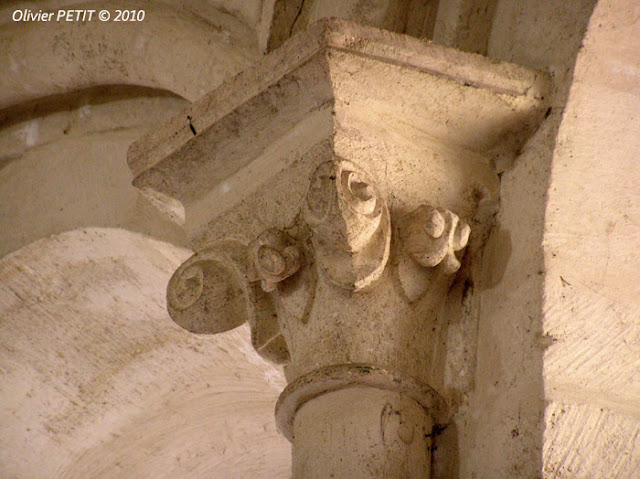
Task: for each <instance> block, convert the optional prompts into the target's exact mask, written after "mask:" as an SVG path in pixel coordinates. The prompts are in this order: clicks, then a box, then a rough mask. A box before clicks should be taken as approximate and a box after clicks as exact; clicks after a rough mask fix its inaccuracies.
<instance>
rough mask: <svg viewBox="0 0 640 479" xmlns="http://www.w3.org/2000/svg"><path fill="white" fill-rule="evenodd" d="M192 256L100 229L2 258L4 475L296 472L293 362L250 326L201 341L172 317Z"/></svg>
mask: <svg viewBox="0 0 640 479" xmlns="http://www.w3.org/2000/svg"><path fill="white" fill-rule="evenodd" d="M188 255H189V252H188V251H186V250H183V249H178V248H176V247H174V246H171V245H169V244H166V243H161V242H158V241H154V240H151V239H149V238H146V237H144V236H141V235H138V234H134V233H128V232H126V231H122V230H110V229H89V230H78V231H72V232H68V233H65V234H62V235H59V236H54V237H51V238H47V239H43V240H40V241H37V242H35V243H33V244H31V245H29V246H27V247H25V248H22V249H21V250H19V251H17V252H15V253H13V254H11V255H8V256H6V257H5V258H3V259H2V260H0V275H1V277H2V278H3V283H2V287H0V473H1V474H0V475H2V477H6V478H28V477H54V476H55V477H61V478H62V477H64V478H72V477H75V478H88V477H92V478H98V477H103V478H106V477H114V478H115V477H159V478H161V477H166V478H174V477H183V478H187V477H193V478H200V477H217V478H232V477H233V478H242V477H246V478H255V477H274V478H275V477H287V475H288V473H289V470H290V448H289V444H288V442H287V441H286V440H285V439H284V438H282V437H281V436H280V435H279V434H278V433H277V432H276V430H275V420H274V418H273V405H274V404H275V401H276V399H277V397H278V394H279V391H280V390H281V389H282V388H283V387H284V385H285V382H284V377H283V374H282V372H281V371H280V370H278V369H277V368H275V367H274V366H272V365H270V364H268V363H266V362H264V361H263V360H262V359H261V358H260V357H259V356H258V355H257V354H256V353H255V351H253V349H252V348H251V342H250V339H249V338H248V328H246V327H243V328H240V329H239V330H236V331H232V332H230V333H227V334H225V335H221V336H217V337H197V336H195V335H192V334H189V333H187V332H186V331H184V330H182V329H181V328H179V327H178V326H177V325H175V324H174V323H173V322H172V321H171V320H170V319H169V316H168V314H167V313H166V305H165V298H164V291H165V287H166V283H167V281H168V279H169V275H170V274H171V273H172V272H173V271H174V270H175V268H176V267H177V266H178V265H179V263H180V262H181V261H183V260H184V259H186V258H187V257H188Z"/></svg>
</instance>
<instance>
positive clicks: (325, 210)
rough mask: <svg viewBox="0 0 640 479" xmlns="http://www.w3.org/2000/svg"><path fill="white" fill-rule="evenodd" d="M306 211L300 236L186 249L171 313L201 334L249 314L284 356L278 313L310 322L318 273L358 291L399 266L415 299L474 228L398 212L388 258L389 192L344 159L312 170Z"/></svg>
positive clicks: (269, 353) (257, 340) (454, 265)
mask: <svg viewBox="0 0 640 479" xmlns="http://www.w3.org/2000/svg"><path fill="white" fill-rule="evenodd" d="M301 217H302V219H303V221H304V224H303V225H302V227H301V228H297V229H296V230H297V231H298V232H299V233H298V236H299V237H298V238H296V237H293V236H291V235H289V234H288V233H285V232H283V231H280V230H277V229H268V230H266V231H264V232H263V233H262V234H260V235H259V236H258V237H257V238H256V239H255V240H254V241H253V242H251V244H249V245H244V244H241V243H238V242H232V241H226V242H220V243H217V244H215V245H213V246H211V247H209V248H207V249H204V250H202V251H200V252H198V253H196V254H195V255H193V256H192V257H191V258H189V260H187V261H186V262H185V263H184V264H182V266H180V268H179V269H178V270H177V271H176V272H175V273H174V275H173V276H172V278H171V280H170V281H169V285H168V288H167V303H168V309H169V314H170V315H171V317H172V319H173V320H174V321H175V322H176V323H177V324H179V325H180V326H182V327H183V328H185V329H187V330H189V331H192V332H195V333H200V334H206V333H219V332H223V331H227V330H229V329H232V328H234V327H237V326H239V325H240V324H242V323H244V322H245V321H247V322H249V325H250V326H251V331H252V341H253V345H254V347H255V348H256V350H257V351H258V352H259V353H260V354H261V355H263V356H264V357H265V358H266V359H269V360H271V361H274V362H278V363H284V362H287V361H288V360H289V353H288V350H287V345H286V342H285V340H284V337H283V336H282V334H281V323H279V322H278V321H279V320H280V321H281V322H282V321H283V320H285V319H286V320H289V319H293V320H300V321H302V322H303V323H304V322H306V321H307V320H308V318H309V312H310V310H311V308H312V307H313V300H314V296H315V290H316V287H317V285H318V282H319V281H322V282H323V284H326V285H329V286H328V287H334V288H339V289H342V290H346V291H352V292H358V291H361V290H365V289H368V288H370V287H372V286H373V285H374V284H375V283H376V282H377V281H379V280H381V278H382V276H383V274H384V272H385V270H386V269H389V268H394V269H395V270H396V273H395V274H396V275H398V276H399V277H400V283H401V284H402V286H403V290H404V294H405V298H406V300H407V301H409V302H412V301H414V300H416V299H417V298H419V297H420V295H421V294H423V293H424V290H425V289H426V288H428V282H429V281H430V280H431V279H432V278H433V272H431V273H430V272H429V270H434V271H437V272H438V275H439V277H442V276H446V277H451V275H452V274H453V273H455V272H456V271H457V270H458V268H459V267H460V261H459V259H458V258H457V257H456V252H458V251H461V250H462V249H463V248H464V247H465V246H466V244H467V241H468V238H469V233H470V229H469V226H468V225H467V224H466V223H464V222H463V221H462V220H460V219H459V218H458V217H457V216H456V215H455V214H453V213H452V212H450V211H448V210H445V209H443V208H434V207H432V206H428V205H423V206H420V207H419V208H417V209H416V210H414V211H413V212H412V213H410V214H408V215H406V216H405V217H404V218H400V219H399V221H398V225H397V226H396V233H395V234H396V236H397V239H396V242H397V243H399V244H398V245H397V247H396V248H395V250H394V251H395V253H394V254H396V255H397V256H398V258H399V259H398V260H397V261H396V262H394V263H393V265H391V264H388V263H389V259H390V255H391V236H392V233H391V231H392V230H391V219H390V214H389V209H388V207H387V204H386V201H385V199H384V197H383V195H382V194H381V192H380V190H379V189H378V187H377V186H376V185H375V183H374V182H373V180H372V179H371V178H370V177H369V176H368V175H367V174H366V173H365V172H364V171H363V170H362V169H361V168H359V167H358V166H356V165H355V164H353V163H351V162H349V161H346V160H342V159H336V160H334V161H327V162H325V163H322V164H321V165H320V166H318V167H317V168H316V170H315V171H314V172H313V174H312V175H311V181H310V187H309V191H308V193H307V197H306V201H305V203H304V205H303V207H302V215H301ZM407 271H410V275H409V276H410V277H411V278H410V279H407V278H408V276H407V273H406V272H407ZM409 282H413V283H415V284H418V287H416V286H415V285H413V286H412V285H410V284H408V283H409Z"/></svg>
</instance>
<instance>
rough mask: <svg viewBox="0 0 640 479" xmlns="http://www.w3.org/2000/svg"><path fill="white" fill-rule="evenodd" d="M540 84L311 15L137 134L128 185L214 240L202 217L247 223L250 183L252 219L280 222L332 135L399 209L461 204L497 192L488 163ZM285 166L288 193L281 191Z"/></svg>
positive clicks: (535, 117)
mask: <svg viewBox="0 0 640 479" xmlns="http://www.w3.org/2000/svg"><path fill="white" fill-rule="evenodd" d="M547 86H548V85H547V83H546V77H545V76H544V75H542V74H539V73H536V72H532V71H530V70H526V69H523V68H520V67H517V66H515V65H510V64H497V63H495V62H491V61H490V60H488V59H485V58H482V57H479V56H474V55H468V54H463V53H460V52H457V51H454V50H450V49H446V48H442V47H439V46H436V45H432V44H428V43H425V42H421V41H419V40H416V39H412V38H410V37H405V36H398V35H393V34H390V33H388V32H382V31H378V30H375V29H371V28H367V27H361V26H356V25H353V24H348V23H344V22H340V21H337V20H334V21H330V22H320V23H318V24H316V25H315V26H313V27H311V28H310V30H309V31H308V32H307V33H305V34H301V35H299V36H296V37H295V38H292V39H291V40H290V41H289V42H287V43H286V44H285V45H283V47H282V48H280V49H279V50H278V51H276V52H273V53H272V54H270V55H268V56H267V57H265V59H264V60H263V61H262V62H260V63H259V64H257V65H256V66H255V67H252V68H250V69H248V70H246V71H244V72H243V73H242V74H241V75H238V76H237V77H235V78H233V79H232V80H230V81H229V82H227V83H225V84H224V85H223V86H222V87H221V88H220V89H219V90H217V91H215V92H212V93H211V94H209V95H207V96H206V97H205V98H203V99H202V100H200V101H198V102H197V103H195V104H194V105H193V106H192V107H190V108H188V109H187V110H185V112H184V113H183V114H182V115H178V116H176V117H175V118H173V119H172V120H171V121H170V122H168V123H167V124H165V125H164V126H163V127H161V128H159V129H157V130H156V131H155V132H153V133H151V134H150V135H148V136H147V137H145V138H142V139H140V140H139V141H138V142H136V143H135V144H134V145H133V146H132V148H131V150H130V152H129V164H130V166H131V168H132V171H133V172H134V175H135V176H136V178H135V180H134V184H135V185H136V186H138V187H140V188H143V187H144V188H151V189H154V190H157V191H159V192H161V193H163V194H166V195H168V196H171V197H174V198H176V199H178V200H180V201H181V202H182V203H183V205H184V207H185V212H186V217H187V221H186V224H185V227H186V229H187V231H188V232H189V236H190V238H192V241H193V244H194V245H195V246H200V247H201V246H204V245H205V244H207V243H211V242H212V241H213V240H215V239H216V235H215V232H212V231H215V230H216V228H211V226H212V225H210V224H209V222H210V221H222V222H225V223H226V221H225V219H224V218H221V216H223V215H224V214H225V213H227V212H228V211H229V210H232V209H234V210H235V214H236V215H238V214H240V215H242V216H243V219H242V221H232V222H231V223H230V224H228V225H227V224H225V225H224V226H223V227H221V228H217V229H218V230H221V231H225V232H226V234H229V231H230V230H229V228H233V227H234V225H236V227H237V228H236V229H237V230H238V231H237V233H234V234H237V235H240V236H242V235H247V232H248V231H251V229H253V228H252V224H251V220H250V219H249V218H244V217H245V216H249V215H248V214H244V213H241V212H242V211H243V210H244V208H245V205H247V203H248V202H250V201H251V195H248V193H253V195H255V197H256V198H259V199H260V203H263V204H278V205H279V208H278V210H277V214H274V213H273V212H271V211H266V210H264V207H261V206H259V205H251V207H250V208H249V211H257V210H258V211H261V216H262V222H266V223H271V224H273V225H274V226H276V227H279V228H283V227H284V226H286V225H287V224H290V223H291V222H292V221H293V218H294V216H295V215H296V214H297V212H298V211H299V205H300V204H301V200H302V198H303V197H304V195H305V194H306V189H307V188H306V186H305V185H306V184H307V182H308V181H309V180H308V178H309V174H310V172H311V171H312V170H313V169H315V167H316V166H317V164H319V163H316V162H317V161H318V160H317V159H316V158H318V156H320V157H322V156H325V158H323V160H325V161H326V159H327V158H326V153H323V152H322V151H321V150H322V149H323V148H325V147H328V146H329V145H331V150H332V152H333V154H335V155H337V156H340V157H343V158H345V159H349V160H350V161H353V162H355V163H356V164H359V165H360V166H362V167H365V169H366V170H367V172H368V173H369V174H370V175H371V176H372V177H373V178H374V179H376V180H377V181H378V184H379V185H380V188H381V189H382V190H383V191H391V190H393V192H394V193H393V200H392V201H391V202H390V203H391V204H390V205H389V207H390V209H391V210H393V209H394V208H396V209H398V210H406V211H407V212H408V211H410V210H411V209H414V208H415V207H417V206H418V205H419V202H420V201H424V199H425V198H424V197H423V193H424V192H427V194H428V198H427V200H429V201H428V202H429V203H431V204H440V205H445V206H447V207H449V208H450V209H454V210H456V211H457V212H459V213H460V214H463V215H465V214H466V215H471V214H472V212H471V209H470V207H469V201H466V203H465V200H464V199H463V198H468V197H469V196H474V189H475V191H481V193H475V194H476V195H478V194H480V195H485V196H490V197H493V198H494V199H495V190H496V177H495V176H492V175H494V173H493V169H492V166H491V164H490V163H492V162H496V161H499V160H500V158H511V157H513V154H514V152H515V151H516V149H517V148H518V147H519V145H521V144H522V142H523V141H524V140H525V139H526V135H527V134H528V133H530V132H531V131H532V130H533V129H535V127H536V125H537V122H538V121H539V120H540V119H541V115H542V114H543V113H544V109H545V104H544V100H543V97H544V95H545V92H546V89H547ZM454 98H455V99H457V100H456V101H453V99H454ZM192 127H193V130H195V132H196V135H194V133H193V131H192ZM249 140H250V141H249ZM323 145H324V146H323ZM382 158H384V160H382ZM409 165H410V167H409ZM283 170H287V177H288V178H289V181H288V184H287V186H286V188H287V189H286V197H287V200H283V199H279V198H278V197H279V196H282V195H284V194H285V192H283V191H280V188H281V187H280V185H278V184H277V181H278V180H277V176H278V174H279V172H280V171H283ZM409 171H411V173H410V176H409V173H408V172H409ZM462 172H464V173H462ZM398 177H400V178H402V180H401V181H400V180H398V179H397V178H398ZM267 185H268V186H267ZM418 185H419V187H418ZM461 197H463V198H461ZM243 202H244V205H240V203H243ZM263 211H264V212H263ZM242 229H244V230H245V231H243V230H242ZM257 233H258V232H257V231H251V232H250V233H249V234H250V235H252V236H253V235H255V234H257Z"/></svg>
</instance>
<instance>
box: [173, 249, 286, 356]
mask: <svg viewBox="0 0 640 479" xmlns="http://www.w3.org/2000/svg"><path fill="white" fill-rule="evenodd" d="M167 309H168V311H169V315H170V316H171V319H173V320H174V321H175V322H176V323H177V324H178V325H179V326H181V327H183V328H184V329H186V330H188V331H191V332H193V333H197V334H216V333H222V332H224V331H228V330H230V329H233V328H235V327H237V326H240V325H241V324H243V323H244V322H245V321H248V322H249V325H250V327H251V341H252V344H253V347H254V348H255V349H256V351H257V352H258V353H259V354H260V355H262V356H263V357H264V358H265V359H268V360H270V361H273V362H275V363H284V362H287V361H288V360H289V352H288V349H287V345H286V342H285V340H284V338H283V337H282V334H281V333H280V329H279V327H278V322H277V315H276V313H275V309H274V307H273V304H272V302H271V299H270V298H269V296H268V294H267V293H265V292H264V291H263V289H262V287H261V286H260V282H259V281H258V276H257V275H256V272H255V271H254V268H253V266H252V264H251V261H250V260H249V254H248V248H247V246H245V245H243V244H241V243H238V242H235V241H224V242H221V243H217V244H216V245H213V246H211V247H209V248H206V249H203V250H202V251H199V252H197V253H196V254H194V255H193V256H192V257H191V258H189V259H188V260H187V261H185V262H184V263H183V264H182V265H181V266H180V267H179V268H178V269H177V270H176V272H175V273H174V274H173V276H172V277H171V279H170V280H169V284H168V286H167Z"/></svg>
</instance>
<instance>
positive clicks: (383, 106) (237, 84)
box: [129, 20, 548, 479]
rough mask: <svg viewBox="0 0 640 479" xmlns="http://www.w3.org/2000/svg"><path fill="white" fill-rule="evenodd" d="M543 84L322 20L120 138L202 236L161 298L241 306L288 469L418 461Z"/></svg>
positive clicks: (398, 470)
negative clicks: (473, 277) (468, 284)
mask: <svg viewBox="0 0 640 479" xmlns="http://www.w3.org/2000/svg"><path fill="white" fill-rule="evenodd" d="M547 88H548V84H547V80H546V77H545V76H544V75H542V74H540V73H537V72H532V71H529V70H526V69H524V68H521V67H518V66H515V65H510V64H501V63H496V62H493V61H490V60H488V59H484V58H482V57H479V56H477V55H468V54H464V53H461V52H457V51H455V50H451V49H447V48H443V47H438V46H435V45H432V44H428V43H424V42H422V41H418V40H416V39H412V38H409V37H404V36H401V35H394V34H390V33H389V32H384V31H380V30H376V29H372V28H367V27H361V26H358V25H354V24H351V23H348V22H343V21H335V20H334V21H323V22H320V23H318V24H315V25H312V26H311V27H310V28H309V29H308V31H306V32H305V33H303V34H301V35H298V36H296V37H294V38H292V39H290V40H289V41H287V42H286V43H285V44H284V45H283V46H282V47H281V48H279V49H278V50H276V51H275V52H273V53H272V54H270V55H268V56H267V57H266V58H265V59H264V60H263V61H262V62H260V63H259V64H257V65H256V66H255V67H253V68H251V69H249V70H247V71H245V72H244V73H243V74H241V75H239V76H237V77H234V78H233V79H232V80H230V81H229V82H228V83H226V84H224V85H223V86H222V87H221V88H220V89H219V90H217V91H215V92H213V93H211V94H210V95H208V96H206V97H205V98H203V99H202V100H201V101H199V102H196V103H195V104H194V105H193V106H192V107H190V108H189V109H188V110H187V111H185V112H184V113H183V114H182V115H179V116H178V117H176V118H174V119H173V120H172V121H171V122H169V123H167V124H166V125H165V126H164V127H162V128H160V129H158V130H157V131H156V132H153V133H151V134H150V135H148V136H147V137H144V138H142V139H141V140H139V141H138V142H137V143H135V144H134V145H133V146H132V148H131V150H130V156H129V161H130V166H131V168H132V170H133V171H134V173H135V175H136V178H135V180H134V184H135V185H136V186H138V187H139V188H143V189H145V191H147V193H149V192H150V191H151V192H153V194H154V195H155V196H156V197H158V198H163V197H164V198H165V203H166V204H175V203H178V204H180V205H181V207H182V208H183V209H184V218H182V219H181V222H183V223H184V227H185V230H186V232H187V234H188V236H189V237H190V238H191V242H192V245H193V247H194V249H195V250H196V251H197V252H196V253H195V254H194V255H193V256H192V257H191V258H190V259H189V260H188V261H186V262H185V263H184V264H183V265H182V266H181V267H180V268H179V269H178V270H177V271H176V273H175V274H174V275H173V277H172V278H171V281H170V283H169V285H168V290H167V304H168V309H169V313H170V315H171V317H172V318H173V319H174V321H176V322H177V323H178V324H179V325H181V326H182V327H184V328H186V329H188V330H189V331H192V332H194V333H198V334H207V333H209V334H210V333H221V332H224V331H227V330H229V329H231V328H234V327H236V326H238V325H239V324H242V323H243V322H245V321H248V322H249V324H250V326H251V331H252V341H253V345H254V347H255V349H256V350H257V351H258V352H259V353H260V354H261V355H262V356H263V357H265V358H267V359H269V360H271V361H274V362H277V363H281V364H284V365H285V372H286V375H287V379H288V380H289V385H288V387H287V388H286V389H285V390H284V391H283V393H282V395H281V396H280V399H279V401H278V404H277V405H276V421H277V424H278V427H279V429H280V431H281V432H282V433H283V434H284V435H285V436H286V437H287V438H288V439H289V440H290V441H291V442H292V444H293V454H294V458H293V468H294V477H295V478H296V479H310V478H321V477H322V478H325V477H341V478H346V477H349V478H391V477H398V478H400V477H402V478H426V477H428V476H429V471H430V468H431V466H430V462H431V460H430V447H431V437H432V429H433V425H434V424H446V423H447V421H448V420H449V417H450V412H451V411H450V408H449V403H450V401H449V398H447V397H446V391H445V389H446V388H445V387H444V379H443V374H444V373H443V372H442V359H441V357H442V356H443V351H442V338H441V337H440V335H439V333H438V331H440V330H441V328H442V326H441V323H442V322H443V321H446V318H443V317H442V316H441V315H439V312H440V311H441V309H442V304H443V303H444V302H445V301H446V299H447V296H448V294H449V290H450V288H451V286H452V284H453V282H454V281H455V278H456V274H457V272H458V270H459V269H460V268H461V260H462V258H463V255H464V254H465V248H466V246H467V244H468V243H469V248H467V249H470V251H469V255H470V257H469V258H468V259H467V260H465V261H466V262H467V263H469V262H470V261H473V258H474V257H477V256H478V254H479V248H480V246H481V244H482V240H481V239H482V238H483V237H484V236H485V235H486V233H487V231H488V229H489V227H490V218H491V214H492V213H493V212H495V207H496V204H497V200H498V198H497V191H498V188H497V186H498V174H499V171H500V169H501V168H505V167H508V163H509V160H510V159H511V158H512V157H513V156H514V154H515V152H516V151H517V150H518V149H519V148H521V147H522V145H523V143H524V141H525V140H526V138H527V136H528V135H529V134H531V132H532V131H533V130H534V129H535V128H536V126H537V124H538V122H539V121H540V120H541V118H542V116H543V114H544V110H545V103H544V100H543V98H544V96H545V95H546V91H547ZM472 229H473V233H471V230H472ZM470 234H472V235H473V236H471V238H472V239H473V238H476V240H475V243H474V242H473V241H471V242H469V241H470ZM437 365H439V366H438V367H437Z"/></svg>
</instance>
